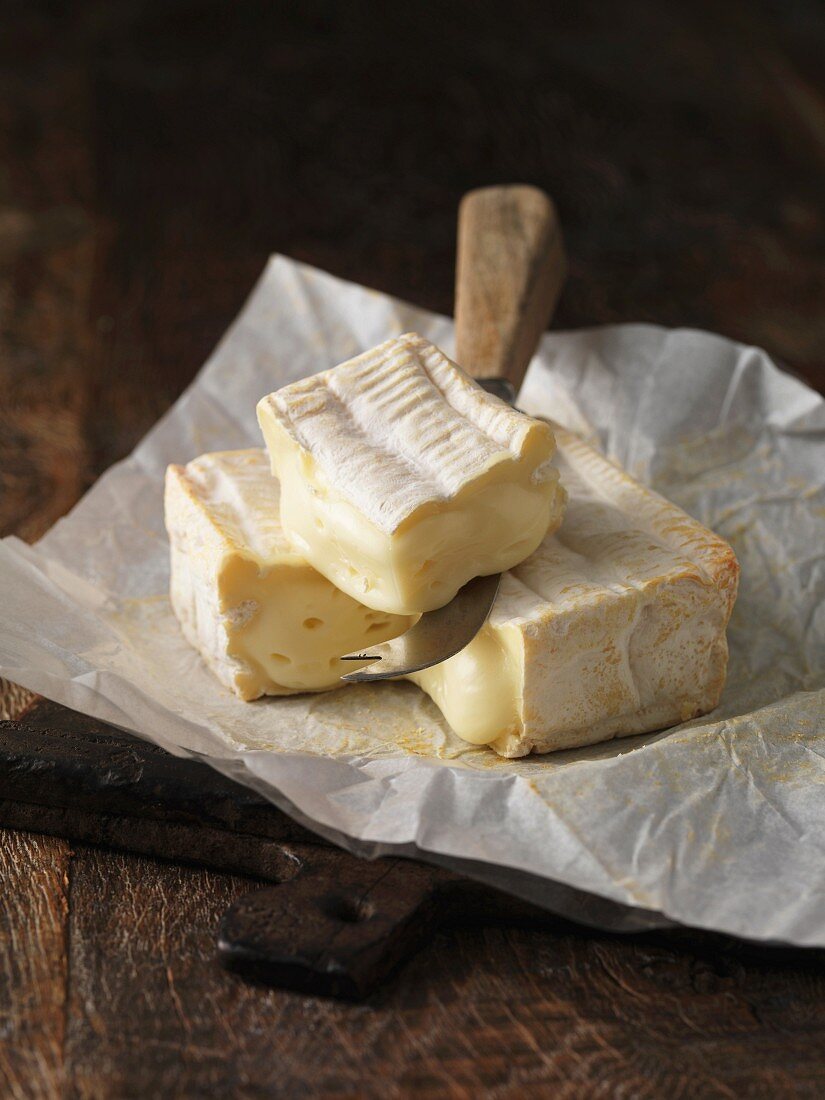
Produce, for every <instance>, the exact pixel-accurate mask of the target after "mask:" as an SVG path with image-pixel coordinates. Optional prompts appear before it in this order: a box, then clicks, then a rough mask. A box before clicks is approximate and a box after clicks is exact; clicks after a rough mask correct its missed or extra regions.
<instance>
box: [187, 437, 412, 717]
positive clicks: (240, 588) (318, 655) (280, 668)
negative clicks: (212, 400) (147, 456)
mask: <svg viewBox="0 0 825 1100" xmlns="http://www.w3.org/2000/svg"><path fill="white" fill-rule="evenodd" d="M278 505H279V486H278V482H277V481H276V480H275V478H273V477H272V475H271V473H270V471H269V462H268V460H267V457H266V454H265V452H264V451H262V450H249V451H228V452H222V453H217V454H208V455H203V456H201V457H200V458H198V459H195V460H194V461H193V462H190V463H189V465H188V466H186V467H185V468H184V467H181V466H170V467H169V469H168V470H167V475H166V496H165V512H166V525H167V530H168V532H169V541H170V548H171V582H170V599H171V603H172V607H173V610H174V612H175V614H176V616H177V618H178V620H179V622H180V624H181V628H182V630H183V633H184V635H185V637H186V639H187V641H188V642H189V643H190V645H192V646H194V648H195V649H197V650H198V651H199V652H200V653H201V655H202V657H203V659H204V660H205V661H206V663H207V664H208V665H209V667H210V668H211V669H212V671H213V672H214V673H215V675H216V676H217V677H218V679H219V680H220V681H221V683H223V684H224V685H225V686H226V687H227V688H229V689H230V690H231V691H234V692H235V693H236V694H237V695H240V696H241V697H242V698H244V699H255V698H257V697H259V696H260V695H264V694H266V695H285V694H293V693H295V692H296V691H304V690H309V691H323V690H329V689H331V688H336V687H340V686H341V681H340V677H341V675H342V674H343V672H344V671H350V670H351V668H352V666H351V665H347V664H345V663H344V662H342V661H340V660H339V658H340V657H341V655H342V654H344V653H349V652H351V651H352V650H355V649H358V648H361V647H364V646H366V645H369V644H370V643H371V642H380V641H385V640H387V639H388V638H391V637H393V636H394V635H396V634H400V633H401V632H402V631H403V630H405V629H406V628H407V626H408V625H409V624H410V620H409V619H407V618H397V619H396V618H394V617H392V616H386V615H382V614H377V613H376V612H374V611H371V610H369V609H368V608H365V607H363V605H361V604H359V603H358V602H357V601H355V600H352V599H351V598H350V597H349V596H347V595H345V594H344V593H342V592H339V591H338V590H337V589H336V588H335V587H334V586H333V585H332V584H330V582H329V581H328V580H326V578H324V577H322V576H321V575H320V574H319V573H317V572H316V571H315V570H314V569H312V567H311V566H310V565H308V564H307V562H306V561H304V559H303V558H301V557H300V556H299V555H297V554H296V553H295V552H294V550H293V549H292V547H291V545H290V543H289V542H288V541H287V539H286V538H285V537H284V533H283V530H282V528H281V524H280V519H279V507H278Z"/></svg>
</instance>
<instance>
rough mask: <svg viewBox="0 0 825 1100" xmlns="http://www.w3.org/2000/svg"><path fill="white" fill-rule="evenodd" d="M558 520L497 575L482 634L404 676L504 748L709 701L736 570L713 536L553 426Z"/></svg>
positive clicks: (519, 751) (722, 655) (708, 705)
mask: <svg viewBox="0 0 825 1100" xmlns="http://www.w3.org/2000/svg"><path fill="white" fill-rule="evenodd" d="M556 439H557V443H558V447H559V454H558V464H559V467H560V469H561V477H562V483H563V484H564V485H565V487H566V488H567V490H568V506H567V512H566V515H565V520H564V524H563V525H562V527H561V528H560V530H558V531H557V532H556V533H555V534H553V535H550V536H548V537H547V538H546V539H545V540H544V542H543V543H542V544H541V546H540V547H539V549H538V550H537V551H536V552H535V553H534V554H533V555H531V557H530V558H528V559H527V560H526V561H524V562H523V563H522V564H521V565H519V566H518V567H517V568H515V569H514V570H512V571H510V572H508V573H507V574H505V576H504V577H503V578H502V584H501V588H500V590H499V596H498V598H497V600H496V604H495V607H494V609H493V612H492V615H491V617H490V620H489V622H488V624H487V625H486V626H485V628H484V629H483V631H482V633H481V634H480V635H479V636H478V637H477V638H476V639H475V640H474V641H473V642H472V643H471V644H470V645H469V646H468V647H467V649H465V650H464V651H463V652H462V653H461V654H459V655H458V656H457V657H455V658H452V659H451V660H450V661H447V662H445V663H444V664H442V665H438V666H435V667H434V668H432V669H427V670H425V671H424V672H421V673H417V674H415V675H414V676H412V677H411V679H413V680H414V682H416V683H418V684H419V685H420V686H421V687H423V688H424V690H425V691H427V692H428V693H429V694H431V695H432V696H433V698H434V699H435V700H436V702H438V703H439V705H440V706H441V708H442V710H443V711H444V713H445V717H447V719H448V721H450V723H451V724H452V725H453V727H454V728H455V729H456V731H457V732H458V733H459V734H460V735H462V736H464V737H465V738H466V739H467V740H470V741H473V742H475V743H485V744H490V745H491V746H492V747H493V748H494V749H495V750H496V751H497V752H498V753H500V754H501V755H503V756H508V757H517V756H524V755H526V754H527V753H529V752H537V753H540V752H549V751H552V750H555V749H561V748H573V747H578V746H582V745H588V744H593V743H595V742H598V741H603V740H606V739H608V738H611V737H616V736H625V735H628V734H633V733H643V732H648V731H650V730H655V729H660V728H664V727H667V726H670V725H674V724H676V723H678V722H681V721H685V720H687V719H690V718H693V717H695V716H697V715H699V714H704V713H706V712H707V711H709V710H712V709H713V707H715V706H716V704H717V702H718V700H719V696H720V694H721V691H722V687H723V686H724V681H725V673H726V667H727V641H726V637H725V630H726V627H727V623H728V619H729V617H730V614H731V611H732V609H733V604H734V601H735V598H736V590H737V582H738V574H739V568H738V564H737V562H736V558H735V556H734V553H733V551H732V550H731V548H730V547H729V546H728V544H727V543H726V542H724V540H723V539H721V538H719V537H718V536H717V535H715V534H713V532H712V531H709V530H708V529H707V528H706V527H704V526H703V525H702V524H700V523H698V522H697V521H696V520H694V519H691V518H690V517H689V516H687V515H686V514H685V513H684V512H682V511H681V509H679V508H677V507H676V506H675V505H673V504H671V503H670V502H668V501H666V500H664V499H663V498H662V497H660V496H658V494H656V493H653V492H651V491H650V490H648V489H646V488H644V487H643V486H642V485H639V484H638V483H637V482H636V481H634V480H633V479H632V478H630V477H629V476H628V475H627V474H625V473H624V472H623V471H622V470H620V469H619V468H618V467H616V466H614V465H613V464H612V463H610V462H609V461H608V460H607V459H605V458H604V456H603V455H601V454H599V453H598V452H597V451H595V450H593V448H591V447H589V446H587V445H586V444H585V443H583V442H582V441H581V440H579V439H578V438H577V437H575V436H573V435H572V434H570V433H569V432H566V431H564V430H563V429H560V428H557V429H556Z"/></svg>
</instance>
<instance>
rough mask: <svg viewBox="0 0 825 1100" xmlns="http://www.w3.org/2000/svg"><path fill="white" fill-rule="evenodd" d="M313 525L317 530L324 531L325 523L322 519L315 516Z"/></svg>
mask: <svg viewBox="0 0 825 1100" xmlns="http://www.w3.org/2000/svg"><path fill="white" fill-rule="evenodd" d="M315 526H316V527H317V528H318V530H319V531H325V530H326V524H325V523H324V521H323V520H322V519H318V517H317V516H316V518H315Z"/></svg>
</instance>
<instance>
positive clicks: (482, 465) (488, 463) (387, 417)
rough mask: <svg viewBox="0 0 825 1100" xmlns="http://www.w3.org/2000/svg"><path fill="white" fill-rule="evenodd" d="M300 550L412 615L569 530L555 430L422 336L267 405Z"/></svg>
mask: <svg viewBox="0 0 825 1100" xmlns="http://www.w3.org/2000/svg"><path fill="white" fill-rule="evenodd" d="M258 419H259V423H260V425H261V429H262V431H263V434H264V439H265V441H266V445H267V449H268V451H269V454H270V457H271V460H272V471H273V473H274V474H275V475H276V476H277V477H278V479H279V480H280V482H281V510H282V511H281V515H282V520H283V524H284V528H285V530H288V531H289V534H290V538H291V539H292V540H293V542H294V544H295V546H296V548H297V549H298V550H299V551H300V552H301V553H302V554H303V555H304V557H306V559H307V560H308V561H310V562H311V564H312V565H314V566H315V568H316V569H318V570H319V571H320V572H321V573H323V574H324V575H325V576H327V577H328V578H329V579H330V580H331V581H333V582H334V583H335V584H336V585H337V586H338V587H340V588H342V589H343V590H344V591H346V592H348V593H349V594H350V595H351V596H353V598H355V599H358V600H359V601H361V602H363V603H365V604H367V605H368V606H370V607H373V608H376V609H380V610H384V611H388V612H395V613H400V614H414V613H418V612H423V611H429V610H432V609H434V608H436V607H441V606H443V605H444V604H446V603H447V602H449V600H450V599H452V597H453V596H454V595H455V593H456V592H457V591H458V589H459V588H460V587H461V586H462V584H465V583H466V582H467V581H468V580H470V579H471V578H472V577H474V576H483V575H487V574H490V573H497V572H501V571H503V570H504V569H507V568H510V567H511V566H513V565H515V564H517V563H518V562H519V561H521V560H523V559H524V558H525V557H527V556H529V554H531V553H532V552H533V551H534V550H535V549H536V547H537V546H538V545H539V543H540V542H541V540H542V538H543V537H544V536H545V534H546V533H547V531H548V530H551V529H555V528H556V527H557V526H558V524H559V523H560V522H561V518H562V515H563V509H564V500H565V497H564V492H563V490H562V489H561V487H560V485H559V482H558V473H557V471H556V469H555V467H554V465H553V462H552V456H553V453H554V449H555V442H554V438H553V430H552V428H551V426H550V425H549V424H548V423H546V422H545V421H541V420H537V419H534V418H533V417H529V416H527V415H526V414H524V413H520V412H518V411H516V410H515V409H512V408H511V407H510V406H509V405H507V404H505V403H504V402H502V401H500V400H499V399H498V398H496V397H494V396H493V395H491V394H488V393H487V392H486V391H484V390H483V389H482V388H481V387H480V386H479V385H478V384H477V383H476V382H475V381H474V380H473V379H471V378H469V377H468V376H467V375H466V374H465V373H464V372H463V371H462V370H461V368H460V367H458V366H457V365H456V364H454V363H453V362H451V360H449V359H448V358H447V357H446V356H445V355H444V354H443V353H442V352H441V351H439V349H438V348H436V347H434V345H432V344H429V343H428V342H427V341H426V340H424V339H422V338H421V337H420V336H417V335H415V334H414V333H409V334H406V335H404V336H401V337H397V338H394V339H392V340H388V341H386V342H385V343H384V344H381V345H379V346H378V347H377V348H373V349H372V350H371V351H369V352H366V353H364V354H363V355H360V356H357V357H356V358H354V359H351V360H349V361H347V362H346V363H342V364H340V365H339V366H338V367H335V368H333V369H332V370H329V371H325V372H323V373H321V374H317V375H314V376H312V377H311V378H307V379H303V380H302V381H300V382H296V383H293V384H292V385H290V386H287V387H284V389H282V390H279V391H277V392H275V393H273V394H270V395H268V396H267V397H265V398H263V399H262V400H261V401H260V402H259V404H258Z"/></svg>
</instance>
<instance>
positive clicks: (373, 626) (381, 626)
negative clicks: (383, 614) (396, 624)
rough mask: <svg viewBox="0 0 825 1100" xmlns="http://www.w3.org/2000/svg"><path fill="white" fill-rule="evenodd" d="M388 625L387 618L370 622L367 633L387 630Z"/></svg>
mask: <svg viewBox="0 0 825 1100" xmlns="http://www.w3.org/2000/svg"><path fill="white" fill-rule="evenodd" d="M388 626H389V623H388V622H387V620H386V619H381V620H380V621H379V622H377V623H370V625H369V626H368V627H367V634H374V633H375V631H376V630H386V628H387V627H388Z"/></svg>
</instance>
